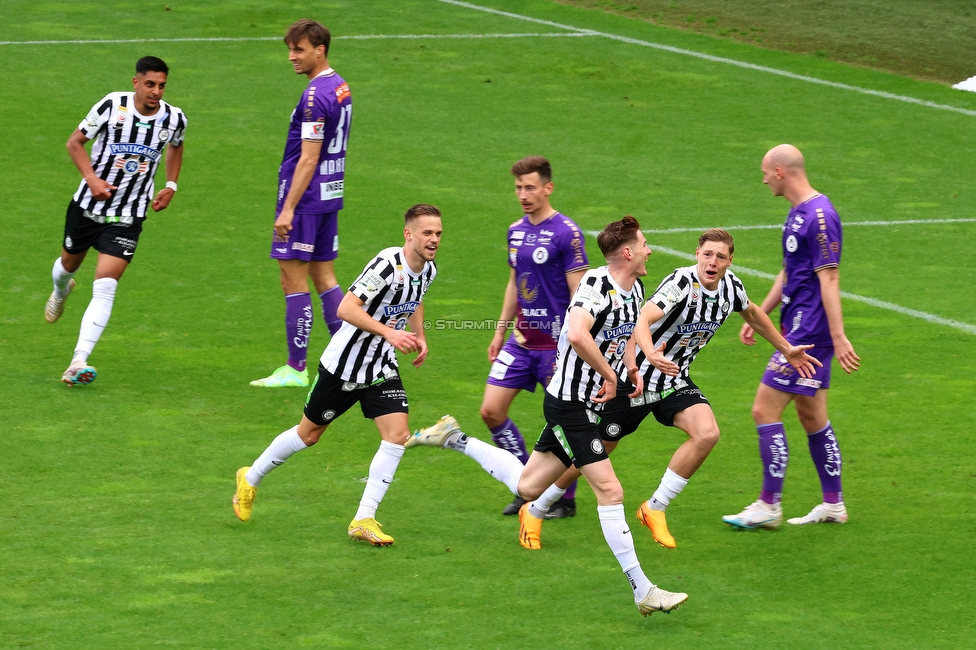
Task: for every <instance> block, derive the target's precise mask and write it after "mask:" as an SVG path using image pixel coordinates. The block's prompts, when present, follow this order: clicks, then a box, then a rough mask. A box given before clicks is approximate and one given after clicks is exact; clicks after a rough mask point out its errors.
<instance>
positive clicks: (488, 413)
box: [480, 404, 508, 429]
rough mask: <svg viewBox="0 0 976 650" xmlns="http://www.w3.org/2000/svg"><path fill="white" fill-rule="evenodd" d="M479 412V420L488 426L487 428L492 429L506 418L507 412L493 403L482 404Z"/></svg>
mask: <svg viewBox="0 0 976 650" xmlns="http://www.w3.org/2000/svg"><path fill="white" fill-rule="evenodd" d="M480 414H481V420H482V421H483V422H484V423H485V424H486V425H487V426H488V428H489V429H493V428H494V427H497V426H498V425H500V424H504V423H505V420H506V419H508V414H507V413H505V412H504V411H502V410H501V409H500V408H498V407H497V406H495V405H494V404H482V405H481V411H480Z"/></svg>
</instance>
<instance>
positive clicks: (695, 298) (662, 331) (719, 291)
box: [637, 265, 749, 393]
mask: <svg viewBox="0 0 976 650" xmlns="http://www.w3.org/2000/svg"><path fill="white" fill-rule="evenodd" d="M649 302H653V303H654V304H655V305H657V306H658V307H660V308H661V311H663V312H664V317H663V318H662V319H661V320H659V321H657V322H656V323H654V324H653V325H651V338H652V339H653V340H654V347H655V348H657V347H660V346H661V343H662V342H663V343H664V346H665V347H664V356H665V357H667V358H668V359H670V360H671V361H673V362H674V363H675V364H677V366H678V368H680V370H679V371H678V376H677V377H669V376H667V375H665V374H663V373H662V372H661V371H660V370H658V369H657V368H655V367H654V366H652V365H651V363H650V362H649V361H648V360H647V356H646V355H645V354H644V352H643V351H642V350H641V349H640V347H638V348H637V365H638V367H639V368H640V374H641V376H642V377H644V390H646V391H650V392H658V393H660V392H663V391H666V390H668V389H670V388H678V387H680V386H681V385H683V384H682V383H681V382H687V381H688V367H689V366H690V365H691V362H692V361H694V360H695V356H696V355H697V354H698V352H699V351H700V350H701V349H702V348H703V347H705V344H706V343H708V341H709V340H710V339H711V338H712V335H713V334H714V333H715V331H716V330H717V329H718V328H719V327H721V326H722V323H724V322H725V319H726V318H728V317H729V314H730V313H731V312H733V311H742V310H743V309H745V308H747V307H748V306H749V297H748V296H747V295H746V290H745V287H743V286H742V281H741V280H739V278H738V277H736V275H735V273H733V272H732V271H731V270H727V271H726V272H725V275H724V276H723V277H722V279H721V280H719V282H718V287H717V288H716V289H715V291H708V290H707V289H705V287H704V286H702V284H701V281H700V280H699V278H698V267H697V266H696V265H693V266H685V267H682V268H680V269H675V270H674V272H673V273H671V275H669V276H668V277H666V278H664V280H663V281H662V282H661V284H660V286H658V288H657V290H656V291H655V292H654V295H652V296H651V298H650V300H649Z"/></svg>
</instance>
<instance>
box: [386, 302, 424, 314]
mask: <svg viewBox="0 0 976 650" xmlns="http://www.w3.org/2000/svg"><path fill="white" fill-rule="evenodd" d="M419 306H420V303H419V302H416V301H414V300H411V301H410V302H405V303H403V304H402V305H387V306H386V307H384V308H383V315H384V316H396V315H397V314H404V313H407V312H410V313H411V314H412V313H413V312H415V311H417V307H419Z"/></svg>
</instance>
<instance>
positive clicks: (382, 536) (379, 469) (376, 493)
mask: <svg viewBox="0 0 976 650" xmlns="http://www.w3.org/2000/svg"><path fill="white" fill-rule="evenodd" d="M373 423H374V424H376V428H377V429H378V430H379V432H380V437H381V438H382V441H381V442H380V448H379V449H378V450H377V451H376V455H375V456H373V461H372V462H371V463H370V465H369V477H368V478H367V479H366V489H365V490H363V498H362V499H361V500H360V502H359V510H357V511H356V516H355V517H353V520H352V522H351V523H350V524H349V529H348V532H349V537H350V538H352V539H359V540H362V541H364V542H369V543H370V544H372V545H373V546H389V545H390V544H392V543H393V538H392V537H390V536H389V535H387V534H386V533H384V532H383V526H382V525H381V524H380V523H379V522H378V521H376V509H377V508H378V507H379V505H380V502H381V501H383V497H384V496H385V495H386V491H387V489H388V488H389V487H390V484H391V483H392V482H393V474H394V473H395V472H396V469H397V466H398V465H399V464H400V459H401V458H402V457H403V445H404V443H406V442H407V439H408V438H409V437H410V429H409V427H408V425H407V414H406V413H389V414H387V415H381V416H379V417H377V418H375V419H374V420H373Z"/></svg>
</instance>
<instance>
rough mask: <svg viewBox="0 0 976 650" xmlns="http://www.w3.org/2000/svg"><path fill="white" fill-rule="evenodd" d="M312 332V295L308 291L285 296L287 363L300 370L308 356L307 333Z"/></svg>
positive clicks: (303, 368) (302, 368)
mask: <svg viewBox="0 0 976 650" xmlns="http://www.w3.org/2000/svg"><path fill="white" fill-rule="evenodd" d="M311 333H312V297H311V295H310V294H308V293H290V294H288V295H287V296H285V335H286V336H287V337H288V365H289V366H291V367H292V368H294V369H295V370H298V371H299V372H301V371H302V370H305V359H306V358H307V357H308V335H309V334H311Z"/></svg>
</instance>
